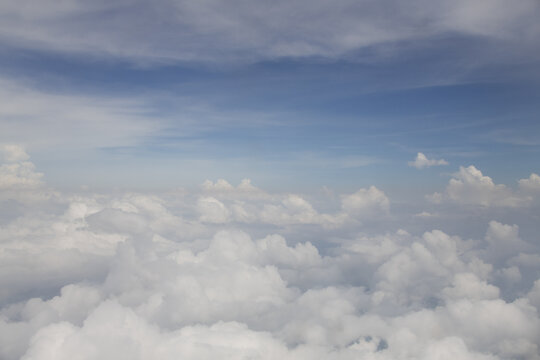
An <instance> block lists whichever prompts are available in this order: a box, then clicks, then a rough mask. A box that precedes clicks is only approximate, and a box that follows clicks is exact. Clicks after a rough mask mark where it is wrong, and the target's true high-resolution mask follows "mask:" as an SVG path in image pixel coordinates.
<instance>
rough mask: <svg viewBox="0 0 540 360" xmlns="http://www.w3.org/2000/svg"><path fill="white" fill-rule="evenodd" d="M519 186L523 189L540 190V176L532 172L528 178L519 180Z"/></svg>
mask: <svg viewBox="0 0 540 360" xmlns="http://www.w3.org/2000/svg"><path fill="white" fill-rule="evenodd" d="M519 187H520V189H522V190H525V191H531V192H534V191H540V176H538V174H535V173H532V174H531V175H530V176H529V178H528V179H521V180H519Z"/></svg>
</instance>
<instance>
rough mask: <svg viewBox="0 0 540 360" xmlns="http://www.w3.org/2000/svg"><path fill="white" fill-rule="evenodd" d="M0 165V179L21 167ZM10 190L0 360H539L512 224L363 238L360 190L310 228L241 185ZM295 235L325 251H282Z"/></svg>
mask: <svg viewBox="0 0 540 360" xmlns="http://www.w3.org/2000/svg"><path fill="white" fill-rule="evenodd" d="M3 149H4V159H5V161H6V163H5V164H4V165H2V166H6V165H13V164H15V165H21V164H30V165H31V162H30V160H29V158H28V156H27V154H26V152H25V151H24V149H23V148H22V147H19V146H15V145H10V146H6V147H4V148H3ZM30 165H27V166H28V167H30ZM461 173H463V174H462V175H463V176H462V177H460V178H458V180H460V181H461V182H462V183H461V184H460V183H457V182H456V184H458V185H459V186H464V185H463V184H465V183H467V182H466V181H467V180H466V179H468V178H467V177H466V175H471V176H472V179H478V181H479V183H481V184H482V186H487V187H489V188H490V189H491V190H492V191H503V190H504V191H506V190H505V189H502V190H501V188H500V187H497V186H496V185H493V184H492V183H491V182H490V181H488V180H486V179H485V178H484V177H483V175H481V174H478V171H477V170H476V171H475V169H472V168H462V169H461V172H460V174H461ZM475 175H477V176H475ZM18 177H19V178H20V179H19V181H18V182H8V181H7V180H5V179H10V178H11V175H10V174H9V173H7V174H6V173H4V172H2V173H0V179H1V180H2V183H4V184H6V186H4V187H3V188H2V189H0V192H2V199H4V200H3V201H11V202H15V203H18V204H20V206H23V207H24V206H26V207H24V210H23V211H21V212H20V213H19V214H18V215H16V216H14V217H13V216H12V217H11V218H3V219H2V225H1V232H0V234H1V235H0V243H1V251H0V260H1V261H0V264H1V265H0V289H1V291H0V334H1V336H0V357H1V358H2V359H7V360H11V359H19V358H20V359H40V360H41V359H73V358H80V359H118V358H129V359H148V358H153V359H173V358H174V359H176V358H178V357H189V358H197V359H209V358H235V359H238V358H239V359H248V358H249V359H275V358H278V357H279V358H284V359H356V358H359V357H360V358H369V359H395V358H402V359H433V358H440V359H445V358H459V359H508V358H523V359H539V358H540V357H539V352H538V351H539V348H538V346H539V345H540V343H539V342H538V339H540V317H539V315H538V311H539V310H540V308H539V306H540V302H539V299H540V298H539V296H538V294H539V293H540V291H539V288H540V287H539V284H540V282H539V280H538V278H539V277H540V251H539V247H538V244H537V243H535V242H534V241H533V242H530V241H527V240H525V239H522V238H521V237H520V234H519V227H518V225H515V224H505V223H502V222H498V221H490V222H489V223H487V224H486V230H485V236H484V237H483V238H478V239H463V238H461V237H460V236H456V235H453V234H448V233H445V232H443V231H440V230H437V229H426V230H425V231H424V232H420V233H418V234H417V235H414V234H410V233H408V232H407V231H405V230H402V229H397V230H394V231H391V230H389V229H388V230H387V231H386V232H384V233H382V234H374V235H367V234H362V232H361V230H360V229H361V228H362V226H364V225H365V224H369V223H370V222H372V221H378V220H380V219H381V218H388V217H389V216H392V215H391V209H390V205H389V204H390V200H389V199H388V197H387V196H386V195H385V193H384V192H383V191H382V190H380V189H378V188H376V187H375V186H372V187H369V188H364V189H360V190H358V191H357V192H355V193H352V194H345V195H343V196H341V198H338V199H337V200H338V203H339V205H338V207H337V210H335V211H334V212H329V213H325V212H321V211H318V210H316V208H315V206H314V205H312V204H311V203H310V202H309V201H308V200H306V198H304V197H302V196H300V195H297V194H271V193H267V192H264V191H263V190H261V189H258V188H257V187H255V186H254V185H252V184H251V182H250V181H249V180H243V181H242V182H241V183H240V185H238V186H233V185H231V184H230V183H228V182H227V181H225V180H218V181H217V182H211V181H207V182H205V183H204V184H203V185H202V186H201V188H200V189H199V190H197V191H193V193H186V192H174V193H170V194H168V195H156V194H136V193H125V194H116V195H107V194H95V193H79V194H61V193H57V192H54V191H52V190H48V189H47V187H46V185H44V184H43V183H41V182H40V183H36V184H35V186H31V187H30V186H23V187H21V186H20V184H21V183H22V184H26V183H27V182H28V181H30V180H29V179H33V178H35V177H36V175H35V173H34V172H29V173H21V174H19V175H18ZM534 180H535V177H534V176H531V178H530V179H528V180H526V181H532V182H533V183H534ZM456 181H457V180H456ZM452 184H453V183H452ZM474 184H476V183H474ZM486 184H487V185H486ZM527 184H529V183H528V182H527ZM449 186H452V185H449ZM454 186H457V185H454ZM459 186H458V188H459ZM21 191H22V192H25V193H27V194H35V193H36V192H41V193H42V194H43V196H41V197H39V196H30V195H28V196H26V197H23V198H22V200H21V198H20V193H21ZM447 192H448V191H447ZM448 193H449V194H454V192H452V190H451V191H450V192H448ZM25 204H26V205H25ZM512 205H516V204H513V203H512ZM254 226H255V227H254ZM268 226H271V227H270V228H266V229H268V233H267V234H266V235H251V234H250V233H258V231H254V230H255V229H256V228H259V229H265V227H268ZM306 227H315V228H317V229H318V230H317V232H318V233H319V235H322V236H320V237H321V238H322V239H325V238H327V237H328V238H327V239H326V240H324V241H323V242H320V240H318V241H319V244H320V245H319V246H315V245H314V242H312V241H309V240H308V241H304V240H300V241H298V240H295V238H302V233H304V232H306V231H308V228H306ZM259 233H260V231H259ZM283 234H287V235H286V236H284V235H283ZM332 234H333V235H332ZM339 234H341V235H339ZM347 234H348V235H347ZM336 235H338V236H339V237H340V239H339V240H334V241H333V242H330V241H329V240H330V237H335V236H336ZM314 239H315V238H314ZM321 244H322V246H321Z"/></svg>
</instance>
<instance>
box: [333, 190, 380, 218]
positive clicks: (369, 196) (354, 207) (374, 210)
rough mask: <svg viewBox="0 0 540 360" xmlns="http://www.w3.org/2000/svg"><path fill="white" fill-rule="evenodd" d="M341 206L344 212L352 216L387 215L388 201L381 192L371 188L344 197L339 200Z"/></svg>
mask: <svg viewBox="0 0 540 360" xmlns="http://www.w3.org/2000/svg"><path fill="white" fill-rule="evenodd" d="M341 206H342V208H343V210H344V211H345V212H347V213H349V214H352V215H359V216H366V215H367V216H371V215H380V214H386V213H388V211H389V209H390V200H389V199H388V197H387V196H386V195H385V193H384V192H383V191H381V190H379V189H377V188H376V187H375V186H371V187H369V188H367V189H360V190H358V191H357V192H355V193H354V194H351V195H347V196H344V197H343V198H342V199H341Z"/></svg>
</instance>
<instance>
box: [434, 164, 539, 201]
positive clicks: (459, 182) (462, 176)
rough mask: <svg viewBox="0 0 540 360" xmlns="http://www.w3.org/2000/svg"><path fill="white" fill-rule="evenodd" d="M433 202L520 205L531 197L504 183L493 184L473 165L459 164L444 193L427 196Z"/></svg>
mask: <svg viewBox="0 0 540 360" xmlns="http://www.w3.org/2000/svg"><path fill="white" fill-rule="evenodd" d="M429 198H430V199H431V200H432V201H434V202H441V201H452V202H455V203H458V204H465V205H479V206H483V207H491V206H493V207H520V206H526V205H528V204H529V203H530V201H531V198H530V197H528V196H524V195H522V194H519V193H517V192H515V191H513V190H512V189H510V188H508V187H507V186H506V185H504V184H495V183H494V182H493V180H492V179H491V178H490V177H489V176H485V175H483V174H482V172H481V171H480V170H478V169H477V168H476V167H474V166H473V165H470V166H468V167H463V166H460V168H459V172H457V173H455V174H454V175H453V178H452V179H450V181H449V182H448V186H447V187H446V190H445V191H444V193H442V194H441V193H435V194H433V195H431V196H430V197H429Z"/></svg>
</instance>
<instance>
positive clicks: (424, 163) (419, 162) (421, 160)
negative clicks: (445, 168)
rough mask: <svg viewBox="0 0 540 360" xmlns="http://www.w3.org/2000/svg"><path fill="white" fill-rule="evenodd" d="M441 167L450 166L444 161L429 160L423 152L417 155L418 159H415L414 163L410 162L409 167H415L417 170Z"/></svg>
mask: <svg viewBox="0 0 540 360" xmlns="http://www.w3.org/2000/svg"><path fill="white" fill-rule="evenodd" d="M440 165H448V162H447V161H446V160H444V159H438V160H437V159H428V158H427V157H426V155H424V154H423V153H421V152H419V153H418V154H416V159H414V161H409V166H414V167H415V168H417V169H423V168H425V167H430V166H440Z"/></svg>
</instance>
